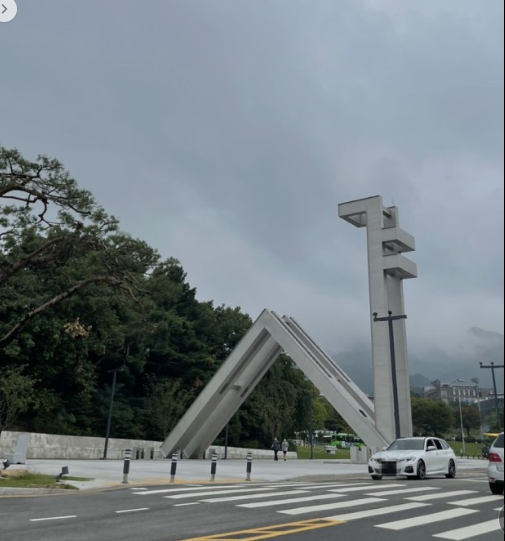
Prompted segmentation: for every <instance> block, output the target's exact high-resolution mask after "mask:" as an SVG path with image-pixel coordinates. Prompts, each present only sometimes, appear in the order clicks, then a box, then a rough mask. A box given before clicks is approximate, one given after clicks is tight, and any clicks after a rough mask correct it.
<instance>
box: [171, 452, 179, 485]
mask: <svg viewBox="0 0 505 541" xmlns="http://www.w3.org/2000/svg"><path fill="white" fill-rule="evenodd" d="M178 458H179V457H178V456H177V454H176V453H174V454H173V455H172V468H171V470H170V482H171V483H175V475H176V473H177V459H178Z"/></svg>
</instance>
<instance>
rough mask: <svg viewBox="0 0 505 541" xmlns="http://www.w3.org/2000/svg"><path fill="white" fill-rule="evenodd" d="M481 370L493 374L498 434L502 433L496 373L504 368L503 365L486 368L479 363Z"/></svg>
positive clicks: (490, 365)
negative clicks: (498, 369) (489, 371)
mask: <svg viewBox="0 0 505 541" xmlns="http://www.w3.org/2000/svg"><path fill="white" fill-rule="evenodd" d="M479 364H480V367H481V368H484V369H487V370H491V372H492V373H493V389H494V407H495V411H496V422H497V424H498V432H501V417H500V408H499V407H498V390H497V388H496V376H495V374H494V371H495V370H496V369H497V368H503V366H504V365H503V364H494V363H490V364H489V365H488V366H484V363H479Z"/></svg>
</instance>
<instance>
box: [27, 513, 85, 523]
mask: <svg viewBox="0 0 505 541" xmlns="http://www.w3.org/2000/svg"><path fill="white" fill-rule="evenodd" d="M67 518H77V515H67V516H65V517H47V518H31V519H30V522H42V521H44V520H65V519H67Z"/></svg>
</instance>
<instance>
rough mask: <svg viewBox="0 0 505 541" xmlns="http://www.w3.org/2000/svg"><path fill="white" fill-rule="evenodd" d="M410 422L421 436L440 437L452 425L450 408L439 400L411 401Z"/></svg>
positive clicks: (415, 399)
mask: <svg viewBox="0 0 505 541" xmlns="http://www.w3.org/2000/svg"><path fill="white" fill-rule="evenodd" d="M412 421H413V424H414V427H415V428H416V430H417V431H418V432H421V433H422V434H423V435H430V436H437V437H441V436H442V435H443V434H444V432H447V431H448V430H449V429H450V428H451V426H452V424H453V413H452V409H451V407H450V406H449V405H448V404H446V403H445V402H443V401H441V400H431V399H426V398H413V399H412Z"/></svg>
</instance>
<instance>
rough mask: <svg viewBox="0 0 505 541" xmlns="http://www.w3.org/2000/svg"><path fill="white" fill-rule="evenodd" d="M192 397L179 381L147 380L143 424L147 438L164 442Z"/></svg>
mask: <svg viewBox="0 0 505 541" xmlns="http://www.w3.org/2000/svg"><path fill="white" fill-rule="evenodd" d="M193 398H194V396H193V395H192V393H191V392H189V391H188V390H185V389H184V388H183V386H182V384H181V382H180V381H177V380H168V379H161V380H157V379H155V378H153V377H151V378H149V380H148V396H147V398H146V402H145V423H146V424H147V426H148V430H149V431H148V434H147V436H148V438H150V439H154V440H158V439H159V440H164V439H165V438H166V437H167V436H168V434H170V432H171V431H172V429H173V428H174V427H175V425H176V424H177V422H178V421H179V419H180V418H181V417H182V415H183V414H184V413H185V411H186V409H187V408H188V407H189V405H190V403H191V401H192V399H193Z"/></svg>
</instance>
